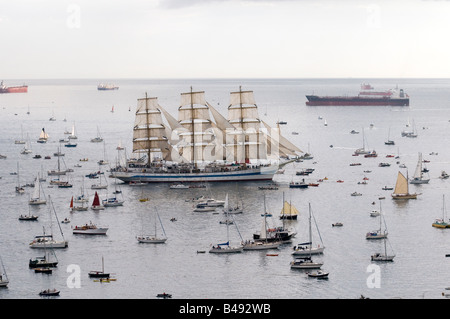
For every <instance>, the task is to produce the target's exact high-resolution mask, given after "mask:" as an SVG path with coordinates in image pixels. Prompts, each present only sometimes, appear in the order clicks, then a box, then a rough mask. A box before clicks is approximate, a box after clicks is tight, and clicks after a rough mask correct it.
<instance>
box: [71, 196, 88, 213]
mask: <svg viewBox="0 0 450 319" xmlns="http://www.w3.org/2000/svg"><path fill="white" fill-rule="evenodd" d="M84 203H85V201H81V206H75V205H74V204H73V196H72V199H71V200H70V206H69V207H70V211H71V212H74V211H87V210H88V207H87V206H84Z"/></svg>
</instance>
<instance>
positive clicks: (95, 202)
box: [91, 192, 105, 210]
mask: <svg viewBox="0 0 450 319" xmlns="http://www.w3.org/2000/svg"><path fill="white" fill-rule="evenodd" d="M91 209H92V210H103V209H105V207H104V206H102V205H101V204H100V198H99V197H98V194H97V192H95V195H94V200H93V201H92V205H91Z"/></svg>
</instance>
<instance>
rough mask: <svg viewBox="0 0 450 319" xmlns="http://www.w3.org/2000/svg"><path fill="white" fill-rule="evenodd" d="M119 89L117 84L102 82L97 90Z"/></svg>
mask: <svg viewBox="0 0 450 319" xmlns="http://www.w3.org/2000/svg"><path fill="white" fill-rule="evenodd" d="M118 89H119V87H118V86H115V85H114V84H103V83H100V84H99V85H98V86H97V90H99V91H106V90H118Z"/></svg>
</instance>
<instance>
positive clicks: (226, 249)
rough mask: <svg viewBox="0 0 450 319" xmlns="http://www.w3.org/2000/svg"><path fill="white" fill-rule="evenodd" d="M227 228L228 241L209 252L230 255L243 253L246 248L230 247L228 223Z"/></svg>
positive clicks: (239, 246) (240, 246)
mask: <svg viewBox="0 0 450 319" xmlns="http://www.w3.org/2000/svg"><path fill="white" fill-rule="evenodd" d="M226 226H227V241H226V242H225V243H220V244H217V246H212V247H211V249H210V250H209V252H210V253H213V254H230V253H241V252H242V251H243V250H244V246H242V245H238V246H230V231H229V228H230V224H229V223H226Z"/></svg>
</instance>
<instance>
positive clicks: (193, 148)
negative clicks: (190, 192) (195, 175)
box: [191, 86, 197, 169]
mask: <svg viewBox="0 0 450 319" xmlns="http://www.w3.org/2000/svg"><path fill="white" fill-rule="evenodd" d="M194 123H195V120H194V101H193V100H192V86H191V126H192V129H191V134H192V135H191V142H192V154H191V160H192V163H193V165H194V168H195V169H196V168H197V163H196V162H195V133H194V132H195V127H194Z"/></svg>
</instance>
